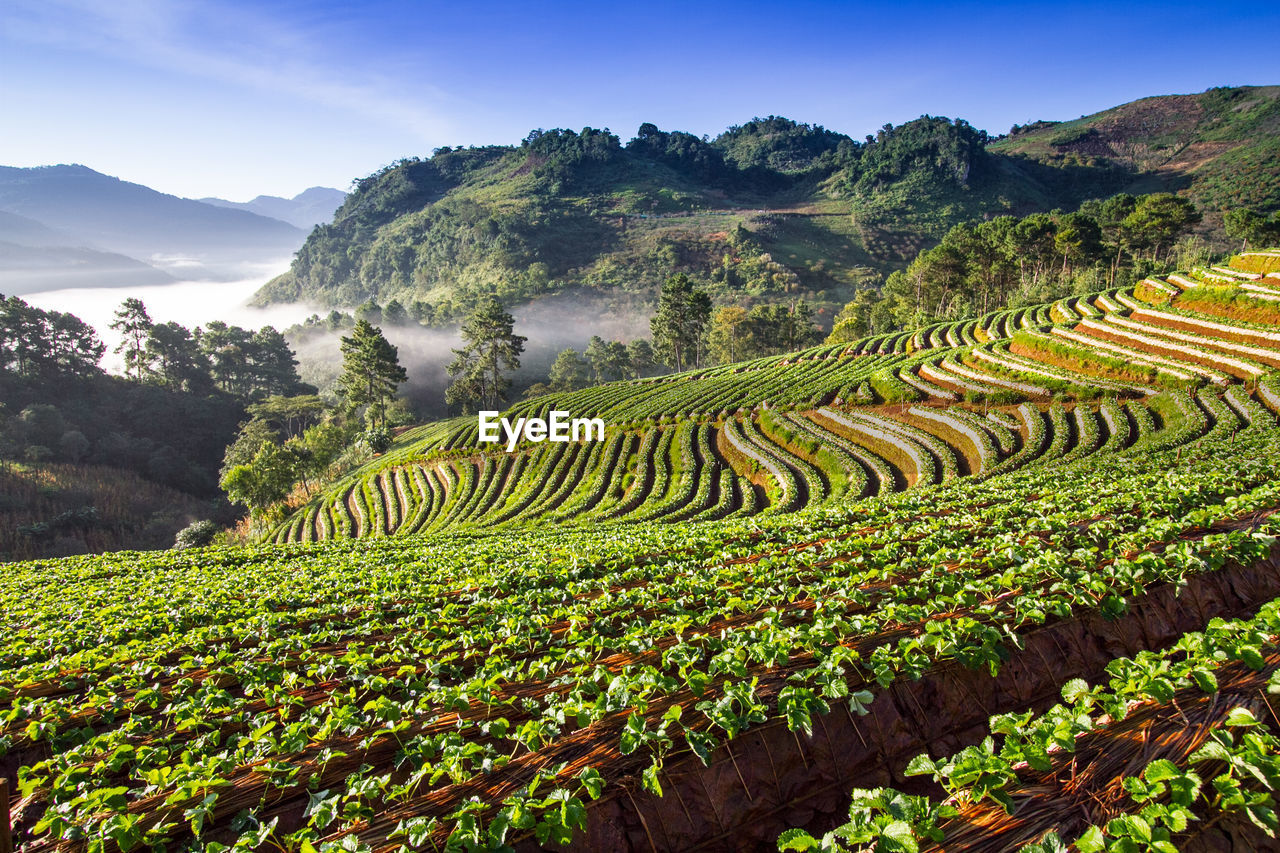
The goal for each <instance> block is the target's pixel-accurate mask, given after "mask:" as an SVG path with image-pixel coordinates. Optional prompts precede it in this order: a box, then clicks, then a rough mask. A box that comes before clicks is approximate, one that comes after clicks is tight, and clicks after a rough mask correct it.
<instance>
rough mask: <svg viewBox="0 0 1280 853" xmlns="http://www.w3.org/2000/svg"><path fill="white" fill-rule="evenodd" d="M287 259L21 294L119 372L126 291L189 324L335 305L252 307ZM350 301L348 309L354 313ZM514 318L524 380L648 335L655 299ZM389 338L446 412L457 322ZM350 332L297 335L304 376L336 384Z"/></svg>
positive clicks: (554, 303)
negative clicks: (593, 347) (118, 328)
mask: <svg viewBox="0 0 1280 853" xmlns="http://www.w3.org/2000/svg"><path fill="white" fill-rule="evenodd" d="M287 266H288V265H287V263H282V264H280V265H279V266H278V267H277V268H274V269H269V270H267V269H264V270H263V271H262V273H261V274H260V275H258V276H255V277H253V278H246V279H243V280H240V281H180V282H177V283H175V284H165V285H149V286H141V287H139V286H132V287H93V288H73V289H64V290H49V291H42V292H38V293H30V294H26V295H24V296H23V298H24V299H25V300H26V301H27V302H29V303H31V304H32V305H35V306H37V307H40V308H44V309H51V310H57V311H66V312H69V313H71V314H74V315H76V316H77V317H79V318H80V319H82V320H84V321H85V322H86V323H88V324H90V325H91V326H93V327H94V328H95V329H96V330H97V331H98V334H99V336H101V338H102V340H103V342H104V343H106V344H107V353H106V356H105V357H104V358H103V367H105V368H106V369H107V370H109V371H111V372H115V373H119V372H120V371H121V370H122V368H123V361H122V360H121V357H120V356H119V355H117V354H116V353H115V352H114V350H115V347H116V345H117V344H118V343H119V341H120V336H119V335H118V334H117V333H116V332H114V331H112V330H111V328H110V326H111V322H112V320H113V319H114V314H115V311H116V309H117V308H119V307H120V304H121V303H122V302H123V301H124V300H125V299H128V298H136V299H141V300H142V301H143V303H144V304H145V305H146V306H147V312H148V313H149V314H150V315H151V319H152V320H153V321H155V322H157V323H164V322H168V321H171V320H172V321H175V322H177V323H180V324H181V325H183V326H186V327H187V328H194V327H195V326H203V325H205V324H207V323H209V322H210V321H212V320H222V321H224V322H227V323H231V324H233V325H237V326H243V327H245V328H248V329H258V328H261V327H262V326H267V325H270V326H275V327H276V328H277V329H280V330H281V331H283V330H284V329H286V328H288V327H289V326H292V325H294V324H295V323H299V322H301V321H303V320H304V319H306V318H307V317H309V316H311V315H312V314H320V315H321V316H324V315H325V314H327V313H328V312H329V309H327V308H321V307H318V306H314V305H308V304H304V303H295V304H289V305H273V306H270V307H268V308H256V307H251V306H250V305H249V304H248V303H249V300H250V299H252V298H253V295H254V293H256V292H257V290H258V288H260V287H261V286H262V285H263V284H264V283H265V282H266V281H267V280H269V279H270V278H271V277H273V276H274V275H276V274H278V273H280V272H283V271H284V270H285V269H287ZM350 310H351V309H345V311H346V312H347V313H350ZM508 310H509V311H511V313H512V315H513V316H514V317H515V319H516V323H515V330H516V333H517V334H521V335H524V336H525V337H527V338H528V339H529V340H528V343H526V345H525V352H524V354H523V355H522V356H521V358H520V361H521V369H520V370H519V371H518V372H517V373H516V374H515V375H514V377H513V378H514V379H515V380H516V383H517V389H516V393H515V394H513V395H512V397H513V401H514V399H516V398H518V393H519V389H520V388H522V387H527V386H528V385H530V384H532V383H534V382H539V381H545V380H546V376H547V372H548V370H549V369H550V367H551V363H552V362H553V361H554V360H555V357H556V354H557V353H559V352H560V351H561V350H563V349H565V348H567V347H572V348H574V349H576V350H578V351H579V352H581V351H582V350H584V349H585V348H586V345H587V341H588V340H589V339H590V338H591V336H592V335H599V336H600V337H602V338H604V339H605V340H621V341H627V342H630V341H631V340H634V339H635V338H638V337H648V334H649V315H650V313H651V311H652V306H649V305H646V304H645V303H643V302H642V301H639V300H636V299H634V298H627V299H622V300H618V299H615V298H607V297H603V296H596V297H590V296H584V295H582V294H574V295H558V296H551V297H547V298H544V299H541V300H539V301H537V302H534V303H530V304H527V305H522V306H508ZM384 332H385V334H386V335H387V338H388V339H389V340H390V341H391V342H392V343H393V344H395V345H396V346H397V347H398V348H399V354H400V363H401V364H402V365H404V367H405V369H406V370H407V371H408V373H409V381H408V383H407V384H406V385H405V386H404V388H403V389H402V390H403V393H404V394H405V395H406V396H408V397H409V398H410V400H411V401H412V402H413V404H414V408H415V409H416V410H417V411H418V412H419V413H420V414H422V415H423V416H441V415H444V414H446V411H445V408H444V389H445V387H446V386H447V385H448V383H449V377H448V374H447V372H446V369H445V368H446V366H447V365H448V363H449V362H450V361H451V360H452V359H453V352H452V350H453V349H454V348H456V347H459V346H461V339H460V338H459V336H458V330H457V328H456V327H455V328H448V329H425V328H422V327H419V326H412V325H411V326H405V327H392V326H388V327H385V328H384ZM345 333H346V332H345V331H343V332H336V333H333V332H314V333H312V334H310V335H308V336H307V337H306V338H305V339H304V340H302V341H301V342H300V343H296V344H295V348H296V350H297V354H298V360H299V362H300V368H299V370H300V372H301V374H302V376H303V378H304V379H305V380H306V381H308V382H312V383H314V384H316V385H318V386H320V387H321V388H324V387H326V386H329V385H331V383H332V382H333V380H334V379H335V378H336V377H337V375H338V373H339V372H340V370H341V362H342V357H341V353H340V351H339V338H340V336H341V335H342V334H345Z"/></svg>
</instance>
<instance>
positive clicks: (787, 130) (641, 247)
mask: <svg viewBox="0 0 1280 853" xmlns="http://www.w3.org/2000/svg"><path fill="white" fill-rule="evenodd" d="M1170 99H1172V100H1170ZM1180 99H1181V100H1180ZM1186 99H1192V100H1194V101H1195V102H1196V103H1197V104H1199V105H1200V112H1201V113H1202V114H1203V116H1205V117H1206V118H1205V120H1203V121H1200V122H1198V123H1193V124H1192V125H1191V126H1190V129H1189V130H1188V131H1187V133H1189V134H1190V137H1189V138H1190V142H1191V143H1194V144H1199V143H1201V142H1203V143H1218V144H1217V147H1216V148H1214V147H1213V146H1212V145H1208V146H1203V145H1202V146H1201V148H1202V149H1203V150H1204V151H1205V152H1206V153H1205V156H1204V158H1202V160H1201V161H1197V163H1182V162H1180V161H1177V162H1173V163H1172V165H1170V164H1162V165H1161V166H1160V168H1162V169H1163V170H1164V171H1163V172H1157V170H1156V169H1155V168H1154V167H1152V166H1150V165H1149V164H1148V163H1147V162H1146V161H1140V160H1134V159H1133V158H1130V159H1129V160H1126V159H1124V158H1123V157H1119V156H1108V157H1102V156H1089V155H1087V154H1085V153H1083V152H1077V153H1075V155H1074V156H1056V154H1057V153H1059V152H1057V150H1056V149H1049V148H1048V147H1047V145H1041V148H1042V149H1044V151H1040V152H1039V153H1038V152H1037V149H1036V148H1035V147H1034V146H1032V145H1029V143H1031V142H1033V141H1035V140H1037V139H1039V138H1040V136H1037V134H1040V135H1047V136H1054V135H1056V134H1060V133H1062V132H1063V131H1064V129H1065V130H1068V131H1070V130H1072V125H1079V124H1080V123H1081V122H1084V123H1086V124H1087V123H1088V121H1089V120H1090V118H1091V117H1084V118H1082V119H1078V120H1074V122H1059V123H1048V122H1041V123H1036V126H1035V127H1032V128H1031V130H1030V131H1028V132H1027V134H1021V129H1019V128H1015V131H1017V132H1016V133H1015V134H1014V135H1013V136H1010V137H1004V136H997V137H992V136H990V135H988V134H987V133H986V132H985V131H981V130H978V129H976V128H973V127H972V126H971V125H969V124H968V123H967V122H965V121H963V120H962V119H955V120H952V119H947V118H942V117H937V116H928V115H926V116H922V117H921V118H919V119H916V120H914V121H912V122H908V123H906V124H904V125H901V126H898V127H894V126H892V125H886V126H885V128H884V129H882V130H881V131H880V132H879V133H878V134H877V135H876V136H874V137H868V138H867V141H866V142H856V141H854V140H853V139H852V138H851V137H849V136H846V135H844V134H841V133H838V132H835V131H830V130H827V129H826V128H824V127H822V126H821V125H808V124H800V123H798V122H794V121H792V120H790V119H785V118H780V117H777V116H770V117H768V118H763V119H761V118H756V119H752V120H751V121H750V122H746V123H744V124H742V125H735V126H734V127H731V128H729V129H727V130H726V131H725V132H724V133H722V134H720V135H719V136H717V137H715V138H714V139H704V138H702V137H698V136H695V135H693V134H688V133H683V132H680V131H669V132H668V131H662V130H660V129H658V128H657V127H656V126H655V125H653V124H651V123H646V124H643V125H641V127H640V129H639V130H638V131H637V133H636V136H635V137H634V138H632V139H631V140H630V141H628V142H626V143H625V144H624V143H623V142H622V140H621V139H620V138H619V137H618V136H616V135H614V134H612V133H609V132H608V131H601V130H595V129H592V128H584V129H583V130H582V131H581V132H580V133H578V132H574V131H570V130H563V129H553V130H550V131H545V130H535V131H533V132H531V133H530V134H529V135H528V136H527V137H526V138H525V139H524V140H522V141H521V142H520V143H519V144H518V145H511V146H484V147H473V148H461V147H459V148H448V147H446V148H441V149H437V150H436V151H435V152H434V153H433V154H432V156H431V157H430V158H427V159H420V158H406V159H403V160H401V161H399V162H397V163H395V164H393V165H392V166H389V167H387V168H385V169H383V170H381V171H379V172H377V173H375V174H373V175H371V176H369V177H367V178H365V179H363V180H360V181H357V182H355V184H354V189H353V191H352V193H351V194H350V195H349V196H348V197H347V198H346V200H345V201H344V202H343V205H342V206H341V207H340V208H339V209H338V211H337V213H336V214H335V218H334V222H333V223H331V224H328V225H322V226H319V227H318V228H316V229H315V230H314V231H312V233H311V234H310V235H309V236H308V238H307V241H306V243H305V244H304V245H303V247H302V248H301V249H300V250H299V253H298V255H297V257H296V258H295V261H294V263H293V266H292V267H291V269H290V271H289V272H287V273H285V274H284V275H282V276H280V277H278V278H277V279H274V280H273V281H272V282H270V283H268V285H266V286H265V287H264V288H263V289H262V290H261V291H260V292H259V295H258V298H257V301H258V302H260V303H270V302H281V301H286V302H287V301H295V300H298V299H305V300H309V301H314V302H317V303H320V304H328V305H334V306H352V305H356V304H359V303H360V302H363V301H365V300H367V299H374V300H378V301H381V302H386V301H388V300H390V299H397V300H399V301H401V302H402V303H405V304H408V302H410V301H415V300H418V301H422V302H424V303H427V304H429V305H431V306H432V312H431V313H432V314H433V315H434V317H435V318H436V319H437V321H439V322H441V323H447V322H451V321H453V320H456V319H457V318H458V317H460V316H461V315H462V314H463V313H464V312H465V310H466V309H467V307H468V306H469V305H471V304H474V302H475V301H476V300H477V299H479V298H480V297H481V296H483V295H489V294H493V295H497V296H498V297H499V298H501V299H504V300H508V301H524V300H528V299H535V298H539V297H541V296H544V295H547V294H550V293H559V292H577V293H581V294H582V295H584V296H588V297H594V298H597V299H599V300H602V301H603V302H604V303H605V305H606V307H607V305H608V304H609V302H610V300H613V299H616V298H618V297H619V295H621V294H632V295H634V294H640V295H641V296H644V297H646V298H649V297H651V295H652V293H653V291H654V289H655V288H656V287H657V286H658V284H660V282H661V281H662V280H664V279H665V278H666V277H667V276H669V275H671V274H673V273H675V272H687V273H690V274H692V275H695V276H698V277H699V278H702V279H704V280H706V281H707V282H708V286H709V288H710V289H711V291H712V294H713V296H715V297H716V298H717V299H718V300H719V301H722V302H723V301H747V302H750V301H752V300H756V299H766V298H772V299H775V300H777V299H780V298H781V299H795V298H805V299H808V300H810V301H812V302H815V303H816V304H817V305H818V306H819V312H820V315H821V314H822V313H823V312H826V311H828V310H830V309H833V308H834V307H835V306H838V305H840V304H842V303H843V301H845V300H846V299H847V297H848V296H849V295H850V293H851V292H852V291H853V289H854V288H855V287H856V286H857V285H858V284H859V283H863V282H868V281H874V280H875V279H876V278H878V277H879V276H880V275H883V274H885V273H887V272H889V271H891V270H893V269H899V268H901V267H902V266H903V265H905V263H906V262H907V261H909V260H910V259H911V257H913V256H914V254H915V253H917V252H919V251H920V250H921V249H924V248H927V247H929V246H931V245H933V244H936V243H937V242H938V240H940V239H941V237H942V235H943V234H944V233H946V231H947V230H948V229H949V228H951V227H952V226H953V225H955V224H957V223H958V222H961V221H966V220H972V219H982V218H989V217H991V216H994V215H1000V214H1005V213H1009V214H1019V215H1021V214H1026V213H1030V212H1035V211H1048V210H1052V209H1054V208H1062V209H1074V208H1075V207H1076V206H1078V205H1079V204H1080V203H1081V202H1083V201H1085V200H1087V199H1090V198H1099V197H1106V196H1109V195H1111V194H1114V193H1116V192H1120V191H1125V190H1132V189H1134V188H1141V187H1143V186H1150V189H1146V190H1143V191H1154V190H1157V189H1172V190H1174V191H1180V192H1185V193H1187V194H1189V195H1191V196H1192V197H1193V199H1197V200H1202V201H1216V200H1222V199H1228V200H1229V199H1233V198H1236V197H1241V198H1244V197H1246V196H1247V197H1248V198H1252V199H1254V200H1255V202H1256V203H1257V204H1260V205H1263V206H1267V205H1271V206H1276V207H1280V181H1277V183H1276V185H1275V187H1274V191H1273V190H1272V188H1271V184H1270V182H1268V181H1264V182H1262V183H1261V187H1260V188H1259V187H1252V188H1251V189H1250V192H1251V193H1252V194H1251V195H1248V194H1246V192H1245V186H1244V185H1245V184H1246V183H1248V181H1247V180H1246V179H1244V178H1241V177H1240V176H1239V175H1238V174H1235V173H1233V172H1232V170H1231V169H1230V168H1226V167H1224V168H1218V169H1216V171H1212V170H1211V172H1205V174H1207V175H1211V177H1212V180H1211V181H1207V180H1201V181H1200V183H1196V179H1194V178H1193V177H1189V175H1190V173H1191V172H1192V171H1195V170H1196V169H1200V170H1203V169H1205V168H1206V165H1205V164H1206V162H1207V163H1210V164H1211V163H1212V161H1213V158H1214V156H1227V155H1230V156H1229V158H1228V161H1227V164H1228V165H1230V163H1232V162H1236V161H1239V160H1240V159H1241V158H1242V157H1243V158H1245V159H1248V158H1250V157H1252V158H1253V159H1258V158H1259V157H1262V156H1263V155H1265V154H1266V152H1268V151H1270V146H1271V145H1272V144H1273V143H1274V141H1275V137H1274V136H1273V137H1264V138H1263V139H1261V140H1257V139H1252V138H1250V137H1249V135H1248V133H1247V131H1248V128H1249V127H1264V128H1270V127H1271V125H1270V124H1268V123H1267V122H1268V121H1269V119H1267V116H1270V115H1271V113H1272V112H1273V111H1275V110H1276V109H1277V108H1278V106H1280V87H1239V88H1236V89H1229V90H1210V91H1209V92H1206V93H1201V94H1200V95H1186V96H1158V97H1155V98H1151V99H1143V101H1141V102H1133V103H1135V104H1143V103H1146V106H1145V107H1144V108H1143V109H1144V110H1145V111H1146V112H1143V111H1141V110H1136V109H1130V110H1127V111H1126V109H1125V107H1126V106H1128V105H1122V106H1121V107H1116V108H1112V109H1111V110H1110V111H1104V112H1103V113H1099V114H1095V117H1093V118H1094V119H1095V120H1097V117H1098V116H1104V117H1105V116H1107V115H1108V114H1111V113H1116V111H1119V113H1118V116H1119V117H1118V118H1116V119H1115V122H1114V123H1115V125H1116V127H1120V128H1123V127H1125V121H1126V120H1129V121H1130V123H1131V124H1134V123H1135V122H1136V124H1135V127H1134V128H1132V129H1131V130H1132V132H1130V133H1128V135H1127V136H1125V138H1127V139H1130V140H1131V141H1132V140H1135V139H1138V138H1140V137H1141V135H1142V134H1143V133H1147V134H1148V135H1153V134H1154V136H1153V138H1152V141H1151V143H1150V147H1152V148H1154V147H1155V146H1156V145H1158V144H1164V143H1163V142H1162V139H1163V137H1162V136H1159V134H1161V133H1163V132H1164V131H1162V130H1161V129H1160V128H1159V127H1155V128H1154V129H1150V128H1147V129H1144V127H1143V126H1142V123H1141V121H1140V119H1141V117H1142V116H1143V115H1146V114H1148V113H1150V107H1151V103H1155V104H1157V105H1159V104H1166V102H1167V103H1168V104H1171V105H1172V106H1167V107H1161V110H1162V112H1169V111H1171V110H1176V109H1177V107H1178V105H1179V104H1181V103H1183V102H1184V101H1185V100H1186ZM1147 102H1151V103H1147ZM1242 105H1252V106H1250V107H1249V109H1247V110H1243V112H1242V109H1241V106H1242ZM1259 113H1260V114H1261V118H1260V117H1259ZM1134 116H1137V118H1136V119H1135V118H1134ZM1083 132H1084V133H1086V134H1087V133H1088V129H1087V128H1086V130H1085V131H1083ZM1100 132H1101V131H1099V133H1100ZM1183 136H1184V137H1185V136H1186V133H1184V134H1183ZM1068 145H1069V144H1068ZM1045 151H1047V152H1048V154H1046V153H1045ZM1214 151H1217V155H1214V154H1213V152H1214ZM1067 153H1068V154H1070V153H1071V152H1070V151H1068V152H1067ZM1203 235H1204V236H1205V237H1206V238H1208V239H1210V240H1217V241H1219V242H1224V241H1223V240H1222V231H1221V217H1220V216H1217V217H1215V216H1207V217H1206V222H1205V225H1204V226H1203ZM1224 246H1225V243H1224Z"/></svg>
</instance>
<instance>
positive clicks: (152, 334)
mask: <svg viewBox="0 0 1280 853" xmlns="http://www.w3.org/2000/svg"><path fill="white" fill-rule="evenodd" d="M143 360H144V363H143V373H144V375H146V376H147V377H149V378H151V379H152V380H153V381H155V382H157V383H159V384H161V385H163V386H165V387H166V388H168V389H169V390H170V391H202V390H205V389H206V388H207V387H208V386H210V385H211V384H212V381H213V380H212V377H211V375H210V370H209V359H208V358H207V357H206V356H205V354H204V353H203V352H201V351H200V344H199V342H198V341H197V340H196V339H195V338H194V337H193V336H192V334H191V332H190V331H189V330H188V329H187V328H186V327H185V326H180V325H178V324H177V323H175V322H173V321H169V322H168V323H160V324H158V325H153V326H152V327H151V328H150V329H149V330H148V331H147V342H146V345H145V347H144V349H143Z"/></svg>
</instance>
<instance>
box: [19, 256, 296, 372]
mask: <svg viewBox="0 0 1280 853" xmlns="http://www.w3.org/2000/svg"><path fill="white" fill-rule="evenodd" d="M287 268H288V267H287V266H286V267H284V268H282V269H281V270H277V271H276V272H281V271H283V269H287ZM273 275H274V273H273ZM270 277H271V276H265V277H262V278H251V279H245V280H243V281H179V282H176V283H174V284H157V285H148V286H145V287H136V286H134V287H84V288H73V289H68V290H46V291H42V292H40V293H28V294H26V295H24V296H23V297H22V298H23V299H24V300H26V301H27V302H29V303H30V304H32V305H35V306H36V307H38V308H44V309H45V310H55V311H65V312H67V313H69V314H74V315H76V316H77V317H79V318H80V319H81V320H84V321H85V322H86V323H88V324H89V325H91V326H93V328H95V329H96V330H97V331H98V335H99V337H101V338H102V340H103V342H104V343H105V344H106V345H107V354H106V356H105V357H104V358H103V360H102V365H103V367H105V368H106V369H107V370H109V371H112V372H115V373H118V372H120V370H121V369H122V368H123V366H124V362H123V361H122V360H121V358H120V356H119V355H117V354H116V353H115V352H114V350H115V348H116V344H118V343H119V342H120V336H119V335H118V334H117V333H116V332H113V331H112V330H111V322H112V320H113V319H114V314H115V312H116V309H117V308H119V307H120V303H122V302H124V300H126V299H130V298H134V299H141V300H142V302H143V304H145V305H146V306H147V313H148V314H150V315H151V319H152V320H153V321H155V322H157V323H167V322H169V321H171V320H172V321H175V322H177V323H179V324H181V325H183V326H186V327H187V328H189V329H190V328H194V327H195V326H203V325H205V324H206V323H208V322H209V321H211V320H222V321H224V322H227V323H230V324H232V325H236V326H244V327H245V328H250V329H258V328H261V327H262V326H275V327H276V328H277V329H284V328H286V327H288V326H291V325H293V324H294V323H297V322H300V321H301V320H303V319H304V318H306V317H307V316H309V315H310V314H313V313H315V310H316V309H314V308H313V307H311V306H308V305H303V304H296V305H273V306H271V307H270V308H253V307H250V305H249V304H248V303H249V300H250V299H252V298H253V294H254V293H256V292H257V291H258V288H260V287H262V285H263V284H264V283H265V282H266V281H267V279H268V278H270Z"/></svg>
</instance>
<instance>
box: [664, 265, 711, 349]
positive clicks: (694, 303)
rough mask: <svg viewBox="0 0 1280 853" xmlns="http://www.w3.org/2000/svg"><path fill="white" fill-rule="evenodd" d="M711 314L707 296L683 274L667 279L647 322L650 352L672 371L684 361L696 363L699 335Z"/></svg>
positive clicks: (699, 344) (701, 336)
mask: <svg viewBox="0 0 1280 853" xmlns="http://www.w3.org/2000/svg"><path fill="white" fill-rule="evenodd" d="M710 317H711V298H710V297H709V296H708V295H707V293H706V291H704V290H699V289H697V288H695V287H694V285H693V282H692V281H691V280H690V278H689V277H688V276H687V275H684V274H683V273H680V274H678V275H674V276H672V277H671V278H669V279H667V283H666V284H664V285H663V286H662V293H661V295H660V296H659V297H658V311H657V313H656V314H655V315H654V316H653V319H652V320H650V321H649V327H650V329H651V330H652V332H653V345H654V351H655V352H656V353H657V355H658V357H660V358H662V359H663V360H664V361H665V363H666V364H668V365H670V366H671V367H674V368H675V369H676V371H680V370H683V369H684V366H685V364H686V363H689V364H695V365H696V364H699V363H701V358H702V338H703V335H704V333H705V330H706V326H707V321H708V320H709V319H710Z"/></svg>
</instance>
